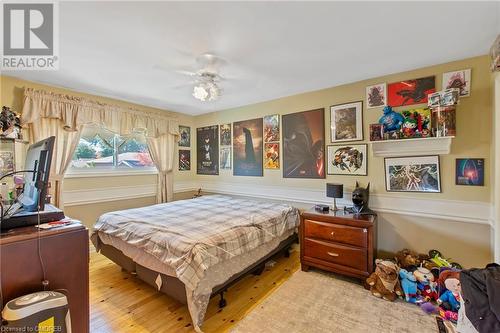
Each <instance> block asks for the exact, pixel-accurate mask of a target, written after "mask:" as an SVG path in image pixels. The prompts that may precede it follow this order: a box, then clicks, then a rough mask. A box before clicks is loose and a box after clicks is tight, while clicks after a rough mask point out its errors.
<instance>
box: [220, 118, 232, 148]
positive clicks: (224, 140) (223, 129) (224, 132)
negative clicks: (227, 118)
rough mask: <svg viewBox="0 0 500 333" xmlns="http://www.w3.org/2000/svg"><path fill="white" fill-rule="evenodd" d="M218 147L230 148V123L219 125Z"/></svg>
mask: <svg viewBox="0 0 500 333" xmlns="http://www.w3.org/2000/svg"><path fill="white" fill-rule="evenodd" d="M220 145H221V146H231V123H229V124H222V125H220Z"/></svg>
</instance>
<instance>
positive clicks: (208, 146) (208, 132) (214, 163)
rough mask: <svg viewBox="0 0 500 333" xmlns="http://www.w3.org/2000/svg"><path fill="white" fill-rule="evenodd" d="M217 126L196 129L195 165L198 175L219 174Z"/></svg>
mask: <svg viewBox="0 0 500 333" xmlns="http://www.w3.org/2000/svg"><path fill="white" fill-rule="evenodd" d="M218 136H219V126H218V125H214V126H207V127H201V128H197V129H196V144H197V152H198V154H197V161H196V162H197V163H196V173H197V174H199V175H218V174H219V138H218Z"/></svg>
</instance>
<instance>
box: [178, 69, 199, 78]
mask: <svg viewBox="0 0 500 333" xmlns="http://www.w3.org/2000/svg"><path fill="white" fill-rule="evenodd" d="M174 72H175V73H177V74H182V75H188V76H197V75H198V73H196V72H192V71H186V70H183V69H179V70H174Z"/></svg>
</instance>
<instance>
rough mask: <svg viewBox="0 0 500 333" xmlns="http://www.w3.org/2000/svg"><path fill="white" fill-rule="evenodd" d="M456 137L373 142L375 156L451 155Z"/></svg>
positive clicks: (371, 143)
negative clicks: (452, 144) (453, 140)
mask: <svg viewBox="0 0 500 333" xmlns="http://www.w3.org/2000/svg"><path fill="white" fill-rule="evenodd" d="M453 138H455V137H454V136H444V137H431V138H415V139H400V140H383V141H371V142H370V145H371V146H372V151H373V155H374V156H380V157H398V156H420V155H446V154H449V153H450V149H451V141H452V139H453Z"/></svg>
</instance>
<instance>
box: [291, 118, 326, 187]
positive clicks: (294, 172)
mask: <svg viewBox="0 0 500 333" xmlns="http://www.w3.org/2000/svg"><path fill="white" fill-rule="evenodd" d="M281 120H282V122H283V127H282V137H283V177H284V178H316V179H317V178H320V179H321V178H325V109H317V110H311V111H303V112H297V113H291V114H286V115H283V116H282V117H281Z"/></svg>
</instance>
